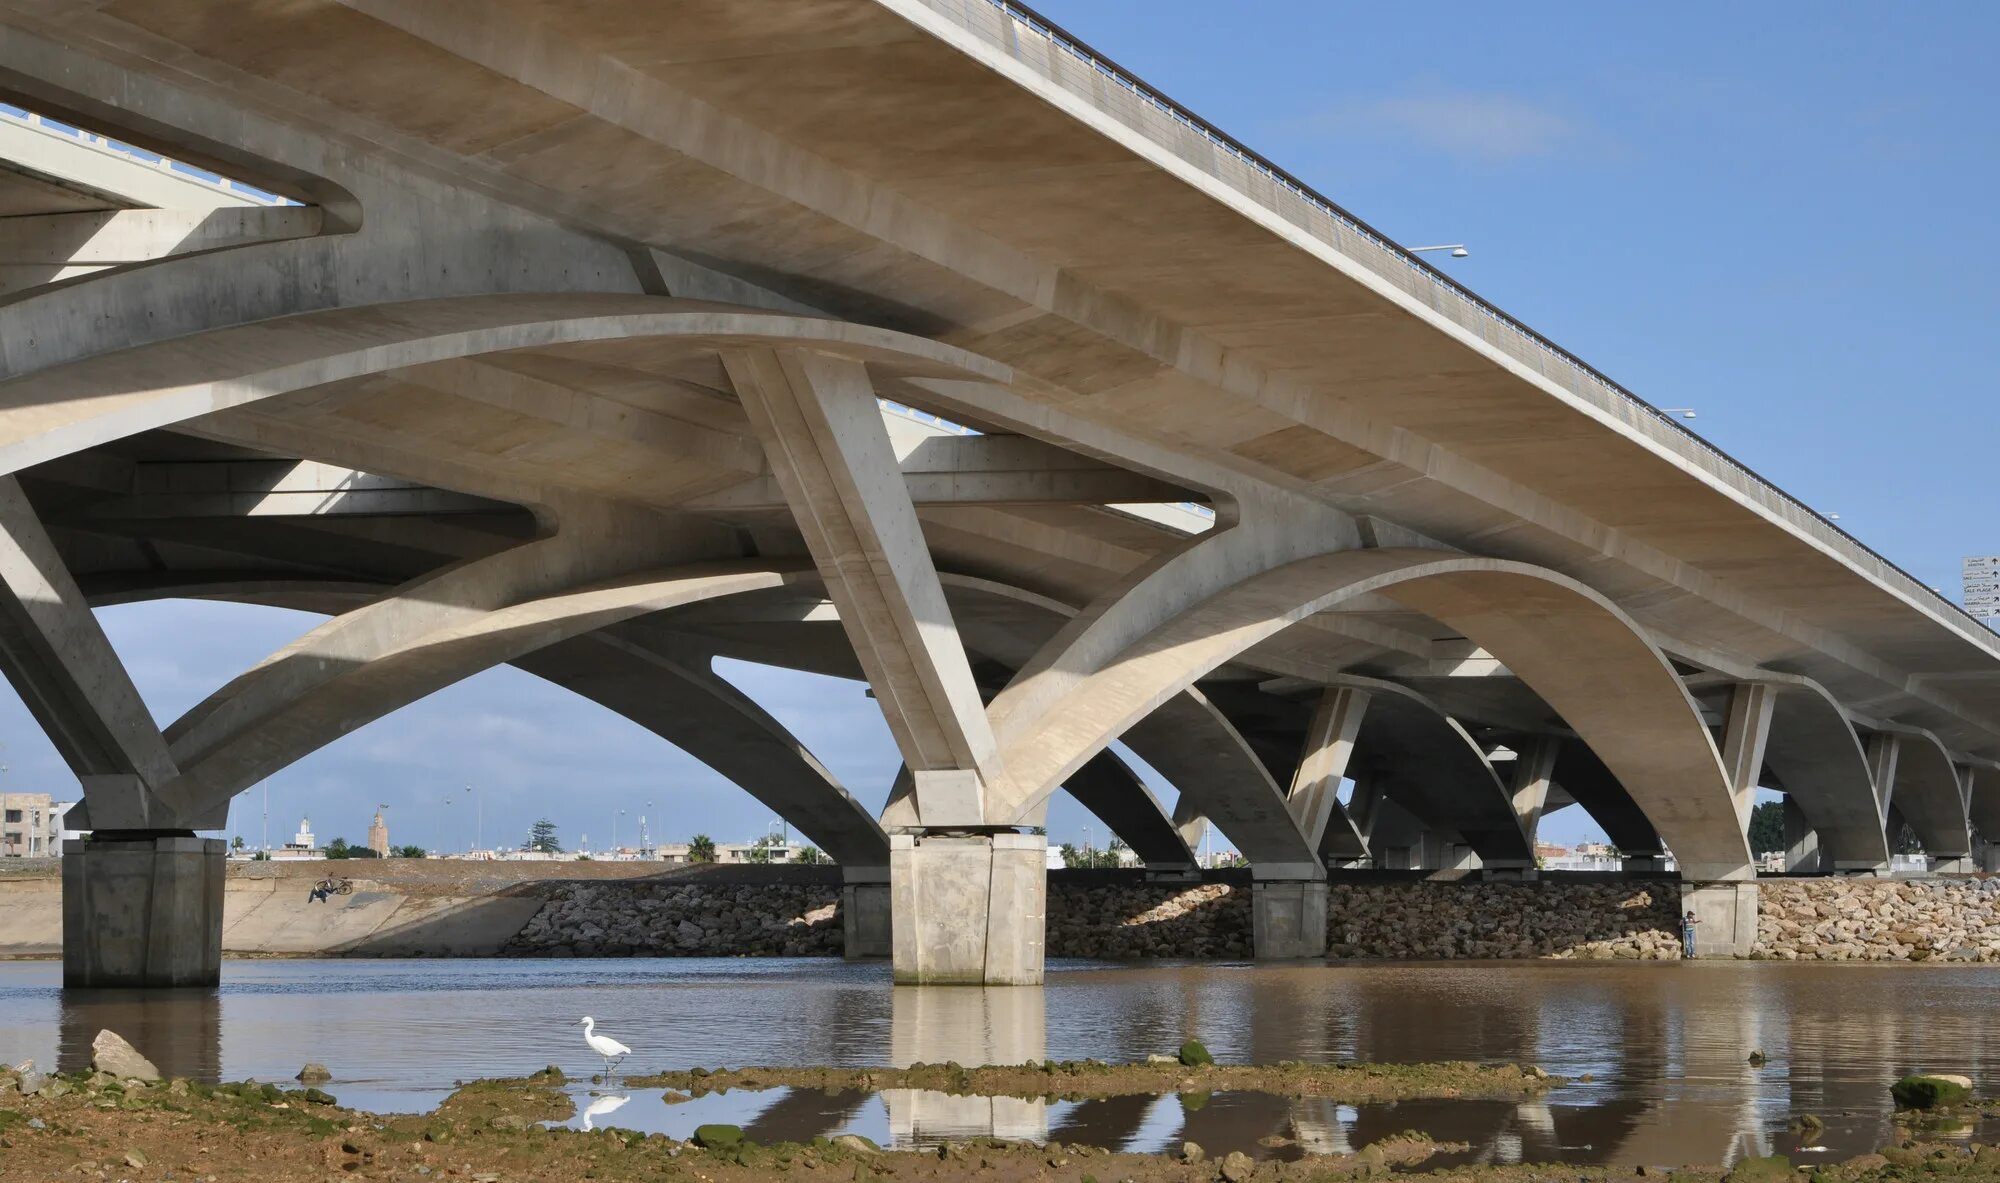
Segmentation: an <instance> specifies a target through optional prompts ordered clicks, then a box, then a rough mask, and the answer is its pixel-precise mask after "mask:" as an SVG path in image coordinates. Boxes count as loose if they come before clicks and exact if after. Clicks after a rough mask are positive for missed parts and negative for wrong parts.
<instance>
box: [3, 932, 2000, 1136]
mask: <svg viewBox="0 0 2000 1183" xmlns="http://www.w3.org/2000/svg"><path fill="white" fill-rule="evenodd" d="M59 977H60V969H59V968H58V967H56V966H54V965H52V964H49V963H0V1058H5V1059H9V1060H18V1059H20V1058H22V1057H23V1056H32V1057H34V1058H35V1059H37V1060H38V1061H39V1062H41V1063H43V1064H45V1065H46V1064H48V1063H51V1062H53V1063H55V1064H56V1065H57V1066H58V1067H59V1068H61V1069H63V1070H65V1071H73V1070H80V1069H83V1068H85V1067H87V1065H88V1061H89V1048H90V1042H91V1040H92V1039H93V1038H94V1037H95V1035H96V1033H97V1032H98V1031H99V1030H101V1029H105V1028H109V1029H111V1030H114V1031H117V1032H119V1033H120V1034H121V1035H124V1036H125V1037H127V1038H128V1039H130V1040H131V1041H132V1042H133V1044H134V1045H135V1046H137V1047H138V1048H139V1049H140V1051H142V1052H143V1053H144V1054H146V1055H147V1056H148V1057H150V1058H152V1059H153V1060H154V1061H155V1062H156V1063H157V1064H159V1066H160V1067H161V1069H162V1070H163V1071H165V1072H167V1073H169V1074H172V1075H184V1076H189V1077H192V1078H196V1079H206V1080H215V1079H219V1078H223V1077H228V1078H231V1079H240V1078H242V1077H245V1076H255V1077H258V1078H260V1079H265V1080H279V1081H283V1080H288V1079H289V1078H290V1077H291V1076H292V1075H293V1074H294V1073H296V1072H297V1071H298V1068H299V1066H300V1065H301V1064H302V1063H304V1062H305V1061H307V1060H322V1061H324V1062H326V1063H327V1064H328V1066H329V1067H330V1068H332V1069H333V1071H334V1074H335V1081H334V1083H333V1084H332V1085H331V1086H330V1087H331V1088H332V1090H333V1091H334V1092H335V1093H336V1094H337V1095H338V1096H340V1097H341V1099H342V1101H343V1102H346V1103H349V1104H353V1105H356V1106H358V1107H363V1108H379V1109H383V1110H386V1111H399V1110H400V1111H412V1110H418V1109H424V1108H428V1107H429V1106H431V1105H434V1104H435V1103H436V1102H437V1101H438V1100H440V1099H441V1098H442V1097H443V1096H444V1095H445V1094H446V1093H447V1092H448V1091H449V1089H450V1087H451V1083H452V1081H453V1080H456V1079H461V1078H468V1077H473V1076H500V1075H519V1074H521V1073H524V1072H526V1071H529V1070H532V1069H534V1068H538V1067H540V1066H541V1065H543V1064H546V1063H549V1062H551V1061H554V1062H556V1063H557V1064H559V1065H561V1066H563V1067H564V1068H566V1069H568V1070H571V1071H573V1072H576V1073H578V1074H581V1073H583V1072H585V1071H587V1070H589V1069H590V1068H591V1067H592V1066H593V1065H592V1062H591V1061H590V1060H589V1057H588V1055H587V1051H586V1049H584V1048H583V1046H582V1044H581V1043H580V1042H577V1041H575V1040H574V1039H573V1038H572V1036H571V1033H570V1032H568V1031H566V1030H562V1029H560V1024H558V1023H557V1022H555V1019H557V1018H565V1017H568V1016H570V1015H571V1014H572V1012H574V1013H577V1014H581V1013H584V1012H586V1011H587V1012H589V1013H592V1014H595V1015H597V1016H598V1018H599V1020H600V1021H601V1022H603V1023H604V1024H605V1026H606V1028H607V1029H609V1030H613V1031H615V1032H616V1033H617V1034H618V1035H619V1037H620V1038H621V1039H624V1040H625V1041H626V1042H628V1043H630V1044H632V1045H633V1046H634V1047H636V1048H638V1049H639V1053H638V1055H637V1056H636V1057H635V1062H634V1063H633V1064H631V1065H630V1067H631V1068H632V1069H633V1070H634V1071H641V1072H643V1071H648V1070H653V1069H668V1068H677V1067H688V1066H693V1065H697V1064H702V1065H708V1066H710V1067H714V1066H717V1065H722V1064H729V1065H736V1066H743V1065H750V1064H778V1065H783V1064H832V1065H849V1066H866V1065H879V1064H890V1065H906V1064H910V1063H915V1062H919V1061H922V1062H927V1063H944V1062H948V1061H956V1062H958V1063H960V1064H964V1065H967V1066H973V1065H978V1064H983V1063H1002V1064H1019V1063H1022V1062H1024V1061H1027V1060H1030V1059H1035V1060H1040V1059H1047V1058H1054V1059H1080V1058H1084V1057H1096V1058H1099V1059H1103V1060H1107V1061H1113V1062H1117V1061H1134V1060H1140V1059H1143V1058H1144V1057H1145V1056H1146V1055H1147V1054H1149V1053H1153V1052H1166V1051H1171V1050H1172V1049H1173V1048H1174V1047H1175V1046H1176V1045H1177V1044H1178V1043H1179V1042H1180V1040H1181V1039H1183V1038H1185V1037H1187V1036H1189V1035H1195V1036H1199V1037H1200V1038H1201V1039H1203V1040H1204V1041H1205V1042H1206V1043H1207V1044H1208V1045H1209V1046H1210V1048H1211V1049H1213V1050H1214V1051H1215V1052H1216V1054H1217V1056H1218V1057H1219V1058H1221V1059H1222V1060H1223V1061H1225V1062H1235V1063H1252V1062H1254V1063H1271V1062H1275V1061H1278V1060H1285V1059H1307V1060H1317V1061H1332V1060H1370V1061H1381V1062H1413V1061H1425V1060H1438V1059H1449V1058H1459V1059H1473V1060H1507V1061H1522V1062H1531V1063H1538V1064H1540V1065H1542V1066H1543V1067H1545V1068H1547V1069H1548V1070H1549V1071H1551V1072H1553V1073H1557V1074H1560V1075H1566V1076H1571V1077H1580V1076H1583V1075H1585V1074H1588V1075H1590V1076H1591V1077H1592V1079H1591V1080H1589V1081H1585V1082H1579V1083H1576V1084H1572V1085H1569V1086H1566V1087H1564V1088H1561V1089H1558V1090H1556V1091H1554V1092H1552V1093H1550V1094H1549V1095H1548V1096H1547V1097H1546V1098H1543V1099H1539V1100H1535V1101H1529V1102H1515V1101H1478V1100H1471V1101H1465V1100H1454V1101H1410V1102H1403V1103H1400V1104H1397V1105H1394V1106H1389V1105H1361V1106H1349V1105H1339V1104H1332V1103H1328V1102H1324V1101H1316V1100H1291V1099H1286V1098H1280V1097H1274V1096H1269V1095H1264V1094H1257V1093H1220V1094H1217V1095H1215V1096H1213V1097H1210V1098H1205V1099H1204V1098H1199V1097H1196V1098H1177V1097H1173V1096H1167V1097H1150V1096H1146V1097H1126V1098H1108V1099H1102V1100H1092V1101H1084V1102H1066V1101H1034V1100H1020V1099H1010V1098H984V1097H952V1096H947V1095H944V1094H941V1093H937V1092H930V1091H922V1090H909V1089H897V1090H886V1091H883V1092H879V1093H878V1092H872V1091H867V1090H859V1089H857V1090H847V1091H836V1092H832V1093H826V1092H820V1091H815V1090H792V1091H785V1090H772V1091H767V1092H762V1093H758V1092H744V1091H741V1090H732V1091H731V1092H730V1093H729V1094H728V1095H727V1096H726V1097H711V1098H704V1099H702V1100H700V1101H698V1102H696V1103H693V1104H687V1105H679V1106H664V1105H660V1104H659V1103H658V1101H657V1099H648V1098H643V1097H640V1096H636V1095H635V1096H634V1098H633V1102H632V1103H630V1104H627V1105H624V1106H622V1107H620V1108H619V1109H618V1111H617V1113H616V1114H615V1116H613V1115H611V1114H609V1113H606V1114H603V1115H601V1116H600V1117H599V1118H597V1119H596V1120H598V1122H599V1123H600V1124H604V1123H610V1124H618V1125H622V1126H628V1127H633V1128H656V1127H657V1128H665V1127H664V1123H672V1122H675V1121H687V1120H691V1119H692V1118H693V1117H694V1115H695V1114H696V1113H697V1112H700V1113H703V1114H713V1115H714V1116H711V1117H704V1118H703V1119H704V1120H731V1121H739V1122H740V1123H742V1124H744V1125H745V1126H746V1128H747V1129H748V1130H749V1131H750V1133H751V1136H752V1137H755V1138H759V1139H762V1140H770V1141H781V1140H782V1141H799V1140H804V1139H808V1138H811V1137H813V1136H815V1135H818V1134H828V1133H833V1132H838V1131H842V1130H852V1131H856V1132H863V1133H868V1134H869V1136H871V1137H878V1138H885V1139H888V1140H890V1141H893V1142H898V1143H904V1144H920V1143H928V1142H934V1141H940V1140H948V1139H959V1138H966V1137H971V1136H974V1135H990V1136H995V1137H1003V1138H1025V1139H1036V1140H1040V1139H1050V1138H1053V1139H1057V1140H1061V1141H1063V1142H1081V1143H1094V1144H1098V1145H1106V1146H1113V1147H1124V1148H1130V1149H1149V1148H1165V1147H1171V1146H1175V1145H1178V1143H1179V1142H1180V1141H1181V1140H1192V1141H1195V1142H1199V1143H1201V1144H1202V1145H1203V1146H1204V1147H1208V1148H1210V1149H1217V1148H1222V1147H1229V1146H1243V1147H1247V1148H1252V1150H1253V1152H1257V1153H1263V1154H1267V1155H1269V1156H1273V1157H1295V1156H1298V1155H1302V1154H1306V1153H1344V1152H1347V1151H1349V1150H1352V1149H1358V1148H1360V1147H1362V1146H1364V1145H1366V1144H1368V1143H1369V1142H1371V1141H1374V1140H1376V1139H1378V1138H1381V1137H1383V1136H1385V1135H1388V1134H1391V1133H1395V1132H1398V1131H1401V1130H1405V1129H1411V1128H1415V1129H1421V1130H1424V1131H1425V1132H1427V1133H1429V1134H1431V1135H1432V1136H1433V1137H1435V1138H1438V1139H1440V1140H1444V1141H1454V1142H1464V1143H1467V1144H1468V1145H1469V1146H1470V1147H1471V1149H1470V1150H1469V1151H1467V1152H1466V1155H1465V1157H1467V1158H1470V1159H1477V1160H1482V1161H1492V1162H1513V1161H1526V1162H1536V1161H1558V1160H1560V1161H1570V1162H1595V1163H1614V1164H1633V1163H1646V1164H1657V1165H1675V1164H1682V1163H1689V1164H1694V1163H1716V1162H1726V1161H1731V1160H1733V1159H1735V1158H1737V1157H1740V1156H1743V1155H1747V1154H1758V1153H1771V1152H1782V1153H1791V1152H1794V1151H1795V1150H1796V1149H1797V1146H1798V1139H1797V1138H1795V1137H1793V1136H1791V1135H1789V1134H1787V1133H1785V1132H1784V1131H1785V1127H1786V1125H1787V1123H1788V1122H1789V1121H1790V1120H1791V1119H1792V1118H1793V1117H1795V1116H1797V1115H1800V1114H1805V1113H1812V1114H1815V1115H1817V1116H1819V1117H1821V1118H1823V1119H1824V1120H1825V1121H1826V1123H1827V1128H1826V1130H1825V1132H1824V1134H1823V1135H1821V1139H1822V1141H1823V1142H1824V1144H1825V1145H1826V1146H1827V1147H1828V1148H1829V1158H1832V1157H1836V1156H1838V1155H1842V1154H1853V1153H1860V1152H1863V1151H1866V1150H1872V1149H1874V1148H1876V1147H1877V1146H1879V1145H1881V1144H1883V1143H1885V1142H1887V1141H1889V1140H1891V1139H1892V1137H1893V1133H1892V1131H1891V1129H1890V1126H1889V1122H1888V1094H1887V1089H1886V1085H1887V1082H1888V1081H1889V1080H1890V1079H1892V1078H1894V1077H1895V1076H1897V1075H1900V1074H1901V1073H1903V1072H1905V1071H1911V1070H1918V1069H1923V1070H1930V1071H1940V1072H1963V1073H1966V1074H1968V1075H1971V1076H1972V1077H1974V1078H1975V1079H1988V1080H1990V1079H1993V1078H1995V1077H1996V1076H2000V1041H1996V1036H1995V1035H1994V1034H1993V1033H1992V1030H1991V1025H1990V1023H1989V1022H1988V1015H1989V1014H1990V999H1991V997H1992V995H1993V992H1994V991H1995V990H2000V971H1996V970H1992V969H1987V968H1981V967H1953V968H1942V969H1931V968H1922V969H1913V968H1910V967H1881V966H1844V967H1832V966H1803V965H1789V964H1780V963H1737V964H1703V965H1690V966H1675V965H1638V964H1630V965H1625V964H1618V965H1613V964H1574V965H1561V964H1547V963H1544V964H1518V963H1517V964H1493V963H1488V964H1451V965H1445V964H1426V965H1377V966H1366V967H1362V966H1328V967H1323V968H1322V967H1250V966H1241V965H1239V966H1221V965H1189V966H1168V965H1154V966H1129V967H1120V968H1115V969H1114V968H1101V967H1092V966H1084V965H1074V966H1059V967H1058V969H1057V972H1055V973H1053V974H1052V975H1051V977H1050V982H1049V984H1048V985H1047V986H1043V987H989V988H983V989H982V988H976V987H964V988H942V989H939V988H925V987H902V988H890V987H888V986H887V984H886V977H887V975H886V973H884V971H883V970H882V968H881V967H879V966H866V965H862V966H855V965H848V964H841V963H824V962H813V963H805V962H798V961H790V962H783V961H762V962H752V961H688V962H662V961H639V960H633V961H615V962H607V961H598V962H588V961H568V962H546V961H544V962H498V961H495V962H380V961H372V962H370V961H355V962H303V961H286V962H277V961H273V962H237V963H231V965H230V966H229V972H228V975H227V976H226V978H225V982H224V985H223V986H222V988H221V989H220V990H219V991H217V990H193V991H151V992H136V993H130V992H114V991H102V992H93V991H67V992H65V991H62V990H60V989H59V988H58V987H57V983H58V981H59ZM1919 979H1921V981H1919ZM1752 1050H1761V1051H1763V1052H1764V1053H1765V1054H1766V1055H1767V1056H1768V1057H1770V1063H1769V1064H1768V1065H1767V1066H1764V1067H1761V1068H1759V1067H1752V1066H1751V1065H1750V1064H1749V1063H1748V1055H1749V1053H1750V1052H1751V1051H1752ZM588 1103H589V1100H588V1099H585V1098H582V1097H580V1098H579V1109H582V1108H584V1107H585V1106H586V1105H587V1104H588ZM704 1106H706V1107H707V1108H704ZM669 1132H671V1131H669ZM1975 1136H1985V1135H1978V1134H1977V1132H1976V1131H1975ZM1278 1139H1283V1142H1282V1143H1279V1142H1277V1140H1278ZM1260 1142H1261V1143H1271V1144H1269V1145H1263V1146H1260V1145H1259V1143H1260Z"/></svg>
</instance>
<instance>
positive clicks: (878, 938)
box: [840, 867, 895, 961]
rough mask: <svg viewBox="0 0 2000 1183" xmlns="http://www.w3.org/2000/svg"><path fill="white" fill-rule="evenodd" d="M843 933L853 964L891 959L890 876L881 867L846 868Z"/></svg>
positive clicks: (843, 888) (843, 884)
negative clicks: (878, 958) (873, 958)
mask: <svg viewBox="0 0 2000 1183" xmlns="http://www.w3.org/2000/svg"><path fill="white" fill-rule="evenodd" d="M842 880H843V881H842V883H841V885H840V931H841V936H842V937H843V938H844V940H845V942H846V955H847V959H848V960H849V961H859V960H862V959H864V958H872V957H887V956H889V955H890V951H891V948H892V947H893V944H894V940H895V934H894V930H893V926H892V925H891V923H890V919H889V918H890V910H889V893H890V888H889V873H888V871H887V870H886V869H885V868H880V867H856V868H843V871H842Z"/></svg>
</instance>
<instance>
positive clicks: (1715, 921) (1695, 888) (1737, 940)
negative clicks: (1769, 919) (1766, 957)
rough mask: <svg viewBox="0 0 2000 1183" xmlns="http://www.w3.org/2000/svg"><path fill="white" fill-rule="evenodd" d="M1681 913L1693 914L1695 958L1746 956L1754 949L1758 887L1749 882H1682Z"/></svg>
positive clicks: (1755, 942)
mask: <svg viewBox="0 0 2000 1183" xmlns="http://www.w3.org/2000/svg"><path fill="white" fill-rule="evenodd" d="M1681 910H1682V911H1683V912H1693V913H1694V918H1695V921H1696V923H1695V928H1694V955H1695V956H1696V957H1747V956H1749V955H1750V951H1751V950H1752V949H1754V948H1756V947H1757V884H1756V883H1755V882H1754V881H1752V880H1748V879H1744V880H1726V881H1723V882H1708V883H1683V884H1682V885H1681Z"/></svg>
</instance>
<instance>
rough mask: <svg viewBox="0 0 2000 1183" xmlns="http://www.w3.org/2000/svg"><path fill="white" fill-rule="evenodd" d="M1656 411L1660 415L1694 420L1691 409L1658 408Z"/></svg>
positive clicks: (1692, 409)
mask: <svg viewBox="0 0 2000 1183" xmlns="http://www.w3.org/2000/svg"><path fill="white" fill-rule="evenodd" d="M1656 409H1657V410H1658V411H1659V412H1660V414H1662V415H1679V416H1680V417H1681V418H1683V419H1692V418H1694V408H1693V407H1658V408H1656Z"/></svg>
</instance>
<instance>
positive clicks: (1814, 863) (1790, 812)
mask: <svg viewBox="0 0 2000 1183" xmlns="http://www.w3.org/2000/svg"><path fill="white" fill-rule="evenodd" d="M1822 864H1823V859H1822V857H1821V855H1820V849H1819V834H1818V832H1817V831H1815V830H1814V829H1813V828H1812V823H1811V822H1809V821H1807V820H1806V813H1805V810H1803V809H1800V808H1799V807H1798V804H1797V803H1796V802H1794V801H1793V800H1792V798H1791V795H1790V794H1786V796H1785V870H1787V871H1817V870H1820V869H1822Z"/></svg>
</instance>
